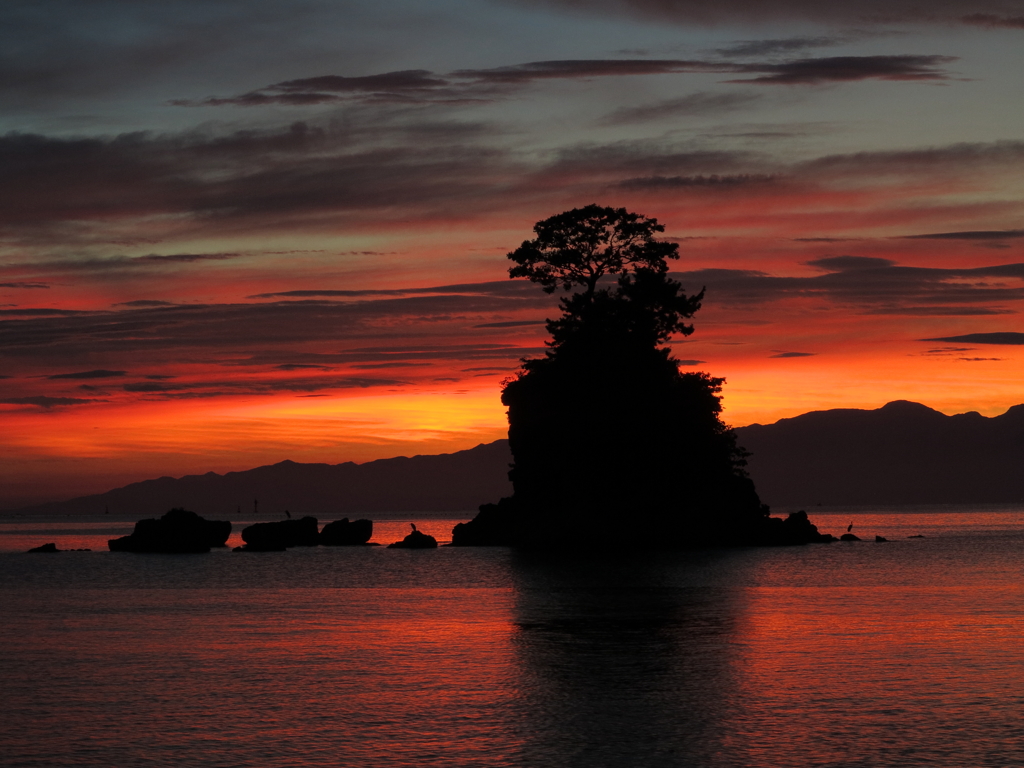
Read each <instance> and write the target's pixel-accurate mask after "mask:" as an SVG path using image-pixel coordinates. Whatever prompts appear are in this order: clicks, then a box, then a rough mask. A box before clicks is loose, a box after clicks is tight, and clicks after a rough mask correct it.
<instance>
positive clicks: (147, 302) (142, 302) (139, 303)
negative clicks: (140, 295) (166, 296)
mask: <svg viewBox="0 0 1024 768" xmlns="http://www.w3.org/2000/svg"><path fill="white" fill-rule="evenodd" d="M113 306H115V307H173V306H176V305H175V303H174V302H173V301H157V300H156V299H136V300H135V301H120V302H118V303H117V304H114V305H113Z"/></svg>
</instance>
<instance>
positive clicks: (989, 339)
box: [921, 331, 1024, 346]
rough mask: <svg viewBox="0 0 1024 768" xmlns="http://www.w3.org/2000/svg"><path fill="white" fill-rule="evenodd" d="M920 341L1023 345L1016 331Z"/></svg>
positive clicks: (1023, 342)
mask: <svg viewBox="0 0 1024 768" xmlns="http://www.w3.org/2000/svg"><path fill="white" fill-rule="evenodd" d="M921 341H946V342H949V343H951V344H1002V345H1009V346H1021V345H1022V344H1024V333H1018V332H1017V331H1000V332H996V333H965V334H964V335H962V336H939V337H936V338H934V339H921Z"/></svg>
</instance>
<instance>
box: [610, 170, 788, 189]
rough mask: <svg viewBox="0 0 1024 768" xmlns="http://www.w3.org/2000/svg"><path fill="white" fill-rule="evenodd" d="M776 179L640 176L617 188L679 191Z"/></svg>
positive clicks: (746, 175) (760, 176)
mask: <svg viewBox="0 0 1024 768" xmlns="http://www.w3.org/2000/svg"><path fill="white" fill-rule="evenodd" d="M776 180H777V177H775V176H772V175H770V174H754V173H741V174H734V175H724V176H719V175H718V174H714V173H713V174H711V175H710V176H703V175H697V176H640V177H637V178H633V179H624V180H623V181H620V182H619V183H618V185H617V186H620V187H622V188H623V189H666V188H667V189H672V188H675V189H679V188H684V187H719V188H729V187H739V186H749V185H751V184H758V185H761V184H766V183H770V182H773V181H776Z"/></svg>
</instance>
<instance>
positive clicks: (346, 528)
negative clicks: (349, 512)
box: [320, 517, 373, 547]
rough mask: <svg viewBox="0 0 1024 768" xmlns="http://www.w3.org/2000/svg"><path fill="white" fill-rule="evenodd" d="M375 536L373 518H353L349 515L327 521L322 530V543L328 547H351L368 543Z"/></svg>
mask: <svg viewBox="0 0 1024 768" xmlns="http://www.w3.org/2000/svg"><path fill="white" fill-rule="evenodd" d="M372 536H373V521H372V520H353V521H351V522H350V521H349V519H348V518H347V517H344V518H342V519H341V520H335V521H334V522H333V523H327V524H326V525H325V526H324V528H323V530H322V531H320V543H321V544H323V545H324V546H327V547H349V546H355V545H359V544H366V543H367V542H368V541H369V540H370V537H372Z"/></svg>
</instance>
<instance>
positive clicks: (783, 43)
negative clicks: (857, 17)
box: [714, 36, 850, 57]
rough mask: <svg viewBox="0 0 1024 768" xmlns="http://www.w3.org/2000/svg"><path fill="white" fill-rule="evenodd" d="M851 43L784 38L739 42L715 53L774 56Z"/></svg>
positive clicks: (833, 39) (835, 39)
mask: <svg viewBox="0 0 1024 768" xmlns="http://www.w3.org/2000/svg"><path fill="white" fill-rule="evenodd" d="M848 42H850V38H849V37H837V36H832V37H825V36H818V37H783V38H771V39H767V40H738V41H736V42H735V43H733V44H732V45H728V46H725V47H723V48H716V49H715V51H714V52H715V53H717V54H718V55H720V56H725V57H743V56H772V55H774V54H782V53H796V52H798V51H806V50H810V49H813V48H828V47H831V46H836V45H843V44H845V43H848Z"/></svg>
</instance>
